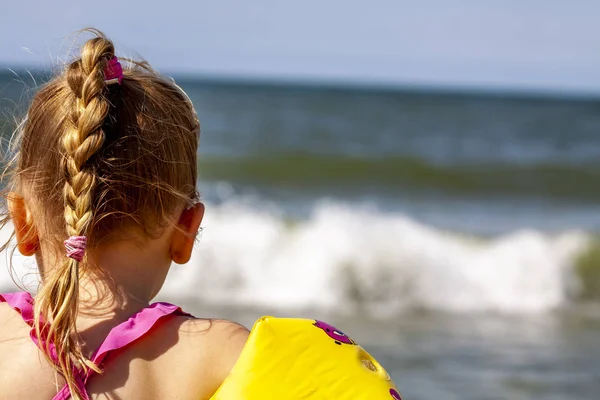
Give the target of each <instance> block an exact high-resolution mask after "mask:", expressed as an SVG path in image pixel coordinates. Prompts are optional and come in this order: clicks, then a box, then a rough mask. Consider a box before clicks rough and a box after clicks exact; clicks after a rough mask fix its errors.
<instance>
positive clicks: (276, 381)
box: [211, 317, 401, 400]
mask: <svg viewBox="0 0 600 400" xmlns="http://www.w3.org/2000/svg"><path fill="white" fill-rule="evenodd" d="M211 399H212V400H234V399H235V400H241V399H245V400H258V399H260V400H269V399H273V400H275V399H277V400H300V399H315V400H334V399H335V400H345V399H348V400H350V399H352V400H360V399H364V400H379V399H381V400H394V399H396V400H401V397H400V393H399V392H398V389H397V388H396V386H395V385H394V383H393V382H392V380H391V379H390V376H389V375H388V373H387V372H386V371H385V370H384V369H383V367H382V366H381V365H380V364H379V363H378V362H377V361H376V360H375V359H374V358H373V357H371V355H370V354H368V353H367V352H366V351H365V350H364V349H363V348H362V347H360V346H359V345H357V344H356V343H355V342H354V341H353V340H352V339H350V338H349V337H348V336H347V335H345V334H344V333H343V332H341V331H339V330H337V329H335V328H334V327H333V326H331V325H329V324H327V323H325V322H322V321H317V320H314V319H313V320H308V319H295V318H274V317H262V318H261V319H259V320H258V321H257V322H256V323H255V324H254V327H253V328H252V331H251V332H250V336H249V338H248V342H247V343H246V345H245V347H244V349H243V351H242V353H241V355H240V358H239V359H238V361H237V363H236V365H235V366H234V368H233V369H232V371H231V374H230V375H229V377H227V379H226V380H225V381H224V382H223V384H222V385H221V387H220V388H219V390H217V392H216V393H215V394H214V395H213V397H211Z"/></svg>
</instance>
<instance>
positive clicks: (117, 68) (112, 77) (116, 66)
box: [104, 56, 123, 85]
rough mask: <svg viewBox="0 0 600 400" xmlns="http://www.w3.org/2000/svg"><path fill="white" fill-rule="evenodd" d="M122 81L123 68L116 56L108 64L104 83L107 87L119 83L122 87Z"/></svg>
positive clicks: (105, 69)
mask: <svg viewBox="0 0 600 400" xmlns="http://www.w3.org/2000/svg"><path fill="white" fill-rule="evenodd" d="M122 80H123V68H122V67H121V63H120V62H119V59H118V58H117V57H116V56H115V57H113V58H111V59H110V60H108V63H106V68H104V83H106V84H107V85H112V84H114V83H118V84H119V85H120V84H121V81H122Z"/></svg>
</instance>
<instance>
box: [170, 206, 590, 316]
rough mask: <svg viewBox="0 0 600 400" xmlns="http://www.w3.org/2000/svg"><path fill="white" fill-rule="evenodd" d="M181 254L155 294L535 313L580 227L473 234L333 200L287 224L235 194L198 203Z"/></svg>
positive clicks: (559, 283) (567, 264)
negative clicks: (196, 219)
mask: <svg viewBox="0 0 600 400" xmlns="http://www.w3.org/2000/svg"><path fill="white" fill-rule="evenodd" d="M204 225H205V227H206V229H205V231H204V233H203V235H202V239H201V241H200V243H199V245H198V247H197V250H196V252H195V254H194V256H193V259H192V261H191V262H190V264H189V265H186V266H177V267H175V268H174V269H173V272H172V275H171V276H170V278H169V280H168V282H167V284H166V286H165V293H167V294H168V295H169V296H170V297H176V296H182V295H185V296H193V297H195V298H198V299H202V300H204V301H210V302H212V303H217V304H223V303H224V304H251V305H257V306H268V307H273V306H275V307H282V308H287V307H302V308H304V307H316V308H326V309H329V310H343V311H351V310H353V309H356V308H357V307H367V309H368V310H371V311H377V312H382V313H384V314H389V313H395V312H397V311H399V310H402V309H406V308H415V307H417V308H426V309H441V310H450V311H488V310H493V311H501V312H536V311H545V310H549V309H553V308H556V307H559V306H562V305H564V304H565V303H566V302H567V301H568V293H567V292H568V290H569V288H570V287H571V286H572V285H573V282H574V279H575V277H574V276H573V273H572V271H573V264H574V260H575V259H576V257H577V256H578V255H579V254H580V253H581V252H582V251H583V249H584V248H585V246H586V245H587V243H588V239H587V236H586V235H585V234H584V233H582V232H564V233H562V234H559V235H548V234H543V233H540V232H537V231H533V230H521V231H518V232H514V233H511V234H508V235H505V236H501V237H497V238H494V239H486V240H483V239H474V238H468V237H464V236H460V235H457V234H452V233H446V232H442V231H439V230H437V229H434V228H432V227H428V226H425V225H422V224H420V223H418V222H416V221H414V220H412V219H410V218H408V217H406V216H404V215H402V214H393V213H380V212H376V211H373V210H368V209H356V208H354V207H350V206H344V205H340V204H334V203H322V204H320V205H317V206H315V208H314V210H313V212H312V215H311V216H310V217H309V218H308V219H307V220H305V221H302V222H298V223H297V224H293V225H290V224H289V223H288V224H286V222H285V221H284V220H283V219H282V218H280V217H279V216H278V214H277V213H274V212H266V211H258V210H257V209H255V208H253V207H251V206H248V205H243V204H236V203H232V202H229V203H225V204H224V205H221V206H219V207H217V208H209V212H208V213H207V216H206V220H205V223H204Z"/></svg>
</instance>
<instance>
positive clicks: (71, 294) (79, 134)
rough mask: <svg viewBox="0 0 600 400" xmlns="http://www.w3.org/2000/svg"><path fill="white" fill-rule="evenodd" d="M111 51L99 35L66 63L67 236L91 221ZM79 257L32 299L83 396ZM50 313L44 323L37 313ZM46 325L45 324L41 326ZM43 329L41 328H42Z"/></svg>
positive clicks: (82, 232)
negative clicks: (69, 97)
mask: <svg viewBox="0 0 600 400" xmlns="http://www.w3.org/2000/svg"><path fill="white" fill-rule="evenodd" d="M113 56H114V48H113V45H112V43H111V42H110V41H109V40H108V39H106V38H104V37H102V36H101V37H97V38H94V39H92V40H89V41H88V42H86V44H85V45H84V47H83V50H82V53H81V58H80V59H79V60H76V61H74V62H73V63H72V64H70V65H69V67H68V69H67V72H66V78H67V83H68V85H69V87H70V89H71V91H72V93H73V95H74V96H73V104H72V106H71V111H70V113H69V116H68V117H69V118H68V123H67V126H66V129H65V131H64V134H63V136H62V146H63V149H64V158H63V167H64V188H63V197H64V217H65V222H66V233H67V235H68V236H87V235H88V230H89V227H90V225H91V223H92V221H93V217H94V215H93V209H94V193H95V188H96V181H97V177H96V168H95V166H94V164H93V163H92V162H91V161H92V160H91V159H92V157H93V156H94V155H95V154H96V153H97V152H98V151H99V150H100V149H101V148H102V145H103V143H104V139H105V135H104V132H103V130H102V125H103V123H104V120H105V118H106V117H107V115H108V111H109V107H110V103H109V101H108V99H107V98H106V93H107V86H106V83H105V81H104V68H105V67H106V64H107V62H108V60H110V59H111V58H112V57H113ZM79 266H80V263H79V261H77V260H75V259H72V258H67V259H66V261H65V263H64V264H63V265H62V266H61V267H59V268H58V269H57V271H56V273H54V274H52V276H51V277H49V279H48V281H46V282H44V285H42V288H41V290H40V293H39V294H38V296H37V301H36V309H37V310H36V314H35V315H36V321H35V327H36V332H37V335H38V337H40V338H43V339H45V340H40V345H41V346H42V349H43V350H44V353H45V355H46V357H48V358H49V359H50V360H51V361H52V359H51V358H52V357H51V354H52V351H51V348H50V344H51V343H53V344H54V346H55V352H56V360H54V361H53V362H52V364H53V365H54V366H55V368H56V369H57V370H58V371H59V372H60V373H61V374H62V375H63V376H64V378H65V380H66V382H67V384H68V386H69V389H70V391H71V395H72V397H73V398H74V399H76V400H79V399H81V396H82V393H81V391H80V389H79V387H78V386H77V383H76V371H75V368H80V369H82V370H84V371H86V370H87V369H88V368H91V369H94V370H95V371H98V367H97V366H96V365H95V364H94V363H93V362H91V361H90V360H88V359H87V357H86V356H85V355H84V354H83V351H82V349H81V346H80V344H79V341H78V334H77V328H76V320H77V310H78V297H79V275H80V271H79ZM40 315H44V316H45V317H46V318H48V322H49V323H50V324H49V326H46V327H44V325H43V324H42V323H40V321H39V318H40V317H39V316H40ZM42 327H44V328H42ZM43 330H45V331H43Z"/></svg>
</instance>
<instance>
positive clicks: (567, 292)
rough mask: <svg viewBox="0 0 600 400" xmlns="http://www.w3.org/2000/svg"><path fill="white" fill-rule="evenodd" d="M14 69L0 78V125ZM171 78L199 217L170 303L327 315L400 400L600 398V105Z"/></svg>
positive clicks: (16, 96) (18, 87)
mask: <svg viewBox="0 0 600 400" xmlns="http://www.w3.org/2000/svg"><path fill="white" fill-rule="evenodd" d="M20 76H21V81H19V79H15V78H14V77H13V76H11V75H8V74H4V75H0V109H2V110H4V111H5V114H4V115H5V116H6V117H8V118H7V119H6V118H5V119H4V122H0V126H2V127H3V129H4V132H5V134H7V133H8V132H9V131H10V130H11V129H12V128H11V126H13V125H14V124H12V117H13V116H19V115H22V112H21V113H20V112H19V106H21V108H22V106H23V104H25V103H26V99H27V97H28V96H30V94H31V93H32V90H29V91H25V93H24V88H28V87H29V88H30V87H31V86H32V85H31V83H30V82H31V80H30V79H29V78H28V76H27V74H24V73H23V74H20ZM22 81H25V82H28V83H27V84H25V85H24V84H23V83H22ZM178 82H179V83H180V85H181V86H182V87H183V88H184V89H185V90H186V91H187V92H188V94H189V95H190V97H191V99H192V101H193V102H194V104H195V106H196V108H197V110H198V114H199V117H200V120H201V125H202V136H201V147H200V150H199V154H200V160H199V176H200V188H201V192H202V196H203V199H204V201H205V202H206V204H207V214H206V219H205V221H204V231H203V234H202V237H201V239H200V242H199V244H198V247H197V250H196V252H195V254H194V256H193V258H192V260H191V262H190V265H187V266H181V267H177V268H174V269H173V271H172V273H171V275H170V276H169V279H168V280H167V283H166V285H165V288H164V290H163V292H162V295H161V296H162V297H161V299H163V300H169V301H173V302H178V303H183V304H184V306H186V309H188V310H189V311H191V312H194V313H195V314H196V315H202V316H210V315H217V316H222V317H231V318H234V319H237V320H240V321H241V322H243V323H245V324H246V325H251V324H252V321H253V320H254V319H255V318H257V317H259V316H260V315H261V314H264V313H268V314H275V315H279V316H296V315H304V316H314V317H321V318H323V319H325V320H328V321H330V322H332V323H334V324H336V325H337V326H338V327H339V328H340V329H342V330H344V331H346V332H348V333H349V334H351V336H353V337H354V339H356V340H357V341H358V342H360V343H362V344H364V346H365V347H366V348H367V349H368V350H369V351H371V352H372V353H373V355H375V356H376V357H377V358H378V359H380V360H381V361H382V363H383V364H384V366H386V368H387V369H388V370H389V372H390V373H391V375H392V376H393V377H394V379H395V380H396V381H397V383H398V384H399V386H400V388H401V389H402V392H403V394H404V396H405V398H407V399H422V400H433V399H439V398H445V399H538V398H545V399H559V398H560V399H563V398H569V399H571V400H575V399H596V398H598V393H599V392H600V375H599V372H598V371H600V361H599V360H600V352H599V350H598V349H599V348H600V347H599V346H598V343H599V342H600V311H598V305H595V304H583V303H582V302H581V301H580V300H578V299H579V296H580V294H581V285H582V283H583V282H582V281H581V279H582V278H581V276H578V275H577V273H576V269H575V265H576V263H577V260H578V258H579V257H580V256H581V255H582V254H583V253H585V251H586V249H587V247H588V246H589V243H590V241H591V240H594V239H593V238H594V237H597V235H598V234H599V233H600V201H599V199H600V136H599V132H600V100H594V99H588V100H583V99H579V100H577V99H567V98H564V99H560V98H535V97H515V96H513V97H511V96H501V95H485V94H477V95H475V94H461V93H454V94H452V93H435V92H431V91H430V92H418V91H410V92H409V91H381V90H380V91H374V90H359V89H352V88H324V87H299V86H285V85H279V86H277V85H266V84H249V83H243V84H242V83H239V82H238V83H235V82H206V81H201V80H191V79H181V80H178ZM5 137H6V136H5ZM19 268H21V269H20V270H21V271H22V272H23V274H25V273H26V272H27V271H30V270H31V268H34V266H29V267H27V266H26V265H22V266H21V267H19ZM1 271H6V269H5V268H2V270H0V289H4V290H6V289H9V288H10V287H11V286H12V284H11V281H10V278H9V277H8V274H7V273H6V272H1Z"/></svg>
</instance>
